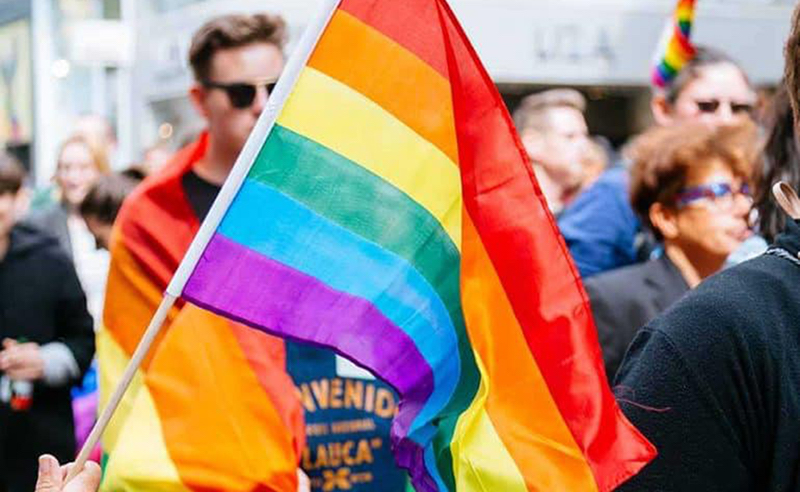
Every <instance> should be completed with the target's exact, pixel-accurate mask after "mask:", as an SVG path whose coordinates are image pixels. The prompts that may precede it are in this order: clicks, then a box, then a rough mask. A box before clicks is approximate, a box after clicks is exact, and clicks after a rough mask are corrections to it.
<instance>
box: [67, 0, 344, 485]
mask: <svg viewBox="0 0 800 492" xmlns="http://www.w3.org/2000/svg"><path fill="white" fill-rule="evenodd" d="M340 2H341V0H323V5H322V8H320V11H319V13H318V15H317V17H316V18H315V19H314V20H313V21H312V23H311V24H309V25H308V27H307V28H306V30H305V32H304V33H303V37H302V38H301V39H300V42H299V43H298V45H297V47H296V48H295V50H294V52H293V53H292V56H291V57H290V58H289V61H288V63H287V64H286V68H285V69H284V71H283V73H282V74H281V77H280V79H279V80H278V84H277V85H276V86H275V90H274V91H273V93H272V94H270V98H269V100H268V101H267V106H266V108H264V111H263V112H262V113H261V116H259V118H258V121H257V122H256V126H255V128H253V131H252V132H251V133H250V136H249V137H248V138H247V142H245V144H244V147H243V148H242V151H241V152H240V153H239V157H237V159H236V163H235V164H234V166H233V168H232V169H231V172H230V174H229V175H228V178H227V179H226V180H225V184H223V185H222V189H221V190H220V192H219V195H218V196H217V198H216V200H214V204H213V205H212V206H211V210H210V211H209V212H208V215H207V216H206V218H205V220H203V223H202V224H201V225H200V229H199V230H198V232H197V234H196V235H195V237H194V240H193V241H192V244H191V245H190V246H189V249H188V251H187V252H186V254H185V255H184V257H183V260H181V263H180V265H179V266H178V269H177V270H176V272H175V274H174V275H173V277H172V280H171V281H170V283H169V285H168V286H167V289H166V292H165V293H164V298H163V299H162V300H161V304H160V305H159V307H158V309H157V310H156V312H155V314H153V318H152V319H151V320H150V324H149V326H148V327H147V330H146V331H145V333H144V335H143V336H142V339H141V341H139V345H138V346H137V347H136V350H135V351H134V353H133V355H132V356H131V360H130V362H129V363H128V366H127V367H126V368H125V372H124V373H123V375H122V379H121V380H120V382H119V384H118V385H117V387H116V388H115V389H114V393H113V394H112V395H111V397H110V398H109V401H108V404H107V405H106V407H105V408H104V409H103V413H102V414H101V415H100V418H99V419H98V420H97V423H95V425H94V427H93V428H92V432H91V433H90V434H89V437H88V438H87V439H86V442H85V443H84V445H83V447H82V448H81V451H80V453H79V454H78V457H77V459H76V460H75V464H74V465H73V466H72V467H71V468H70V470H69V473H68V474H67V478H66V479H65V482H64V483H67V482H69V481H70V480H72V479H73V478H74V477H75V475H77V474H78V472H79V471H81V470H83V467H84V465H85V464H86V460H87V459H88V458H89V454H90V453H91V451H92V449H94V447H95V446H96V445H97V443H98V442H99V440H100V437H101V436H102V435H103V432H104V431H105V429H106V427H107V426H108V423H109V422H110V421H111V417H112V416H113V415H114V412H115V411H116V409H117V407H118V406H119V403H120V401H121V400H122V397H123V396H124V395H125V391H127V389H128V387H129V386H130V383H131V381H132V380H133V377H134V375H135V374H136V371H137V370H138V369H139V366H140V365H141V363H142V360H143V359H144V357H145V356H146V355H147V352H148V351H149V350H150V346H151V345H152V343H153V340H155V338H156V336H157V335H158V333H159V332H160V331H161V327H162V325H163V324H164V320H165V319H166V317H167V315H168V314H169V311H170V309H171V308H172V306H173V305H174V304H175V301H176V300H177V299H178V298H179V297H180V296H181V294H182V293H183V288H184V286H185V285H186V282H187V280H188V279H189V276H190V275H191V274H192V272H193V271H194V268H195V266H196V265H197V262H198V261H199V260H200V256H201V255H202V254H203V251H204V250H205V248H206V245H208V242H209V241H210V240H211V236H212V235H213V234H214V231H216V229H217V227H218V226H219V223H220V222H221V221H222V218H223V217H224V216H225V212H226V211H227V210H228V207H229V206H230V204H231V202H232V201H233V198H234V197H235V196H236V193H237V192H238V191H239V188H240V187H241V185H242V183H243V182H244V179H245V177H247V173H248V172H249V171H250V168H251V167H252V165H253V162H254V161H255V158H256V157H257V156H258V152H259V151H260V150H261V147H262V146H263V145H264V142H265V141H266V139H267V136H269V134H270V132H271V131H272V128H273V127H274V126H275V120H276V119H277V118H278V115H279V114H280V112H281V110H282V109H283V106H284V104H285V103H286V100H287V99H288V97H289V94H290V93H291V91H292V89H293V88H294V86H295V84H296V82H297V79H298V78H299V77H300V72H302V70H303V68H304V67H305V66H306V64H307V63H308V59H309V57H310V56H311V52H312V51H313V50H314V47H315V46H316V45H317V42H318V41H319V38H320V36H322V33H323V32H324V31H325V28H326V27H327V25H328V23H329V22H330V20H331V17H332V16H333V14H334V12H335V11H336V7H338V5H339V3H340Z"/></svg>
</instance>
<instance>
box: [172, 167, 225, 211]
mask: <svg viewBox="0 0 800 492" xmlns="http://www.w3.org/2000/svg"><path fill="white" fill-rule="evenodd" d="M181 185H183V191H184V193H186V198H188V199H189V204H190V205H191V206H192V210H194V213H195V215H196V216H197V218H198V220H200V222H202V221H203V219H205V218H206V215H208V211H209V210H211V205H212V204H213V203H214V199H216V198H217V195H218V194H219V190H220V189H222V187H220V186H217V185H215V184H212V183H209V182H208V181H206V180H204V179H203V178H201V177H200V176H198V175H197V173H195V172H194V171H189V172H188V173H186V174H184V175H183V178H181Z"/></svg>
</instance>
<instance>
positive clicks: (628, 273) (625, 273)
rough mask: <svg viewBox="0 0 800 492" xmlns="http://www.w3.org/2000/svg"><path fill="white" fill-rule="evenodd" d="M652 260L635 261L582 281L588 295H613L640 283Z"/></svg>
mask: <svg viewBox="0 0 800 492" xmlns="http://www.w3.org/2000/svg"><path fill="white" fill-rule="evenodd" d="M652 263H653V262H652V261H646V262H643V263H636V264H633V265H628V266H624V267H622V268H617V269H614V270H610V271H607V272H602V273H599V274H597V275H593V276H591V277H589V278H587V279H586V280H584V281H583V285H584V287H586V290H587V291H588V292H589V295H590V297H591V296H594V295H600V296H604V297H615V296H617V295H618V294H620V293H621V292H625V291H628V290H630V289H631V288H633V287H635V286H637V285H639V284H641V283H642V282H643V281H644V278H645V277H647V276H648V274H649V272H650V270H651V269H652Z"/></svg>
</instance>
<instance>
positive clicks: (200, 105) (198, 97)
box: [189, 82, 208, 118]
mask: <svg viewBox="0 0 800 492" xmlns="http://www.w3.org/2000/svg"><path fill="white" fill-rule="evenodd" d="M206 96H207V93H206V89H205V88H204V87H203V86H202V85H200V84H199V83H197V82H195V83H193V84H192V85H191V87H189V100H190V101H191V102H192V106H194V109H195V111H197V112H198V113H199V114H200V116H202V117H203V118H208V108H207V107H206Z"/></svg>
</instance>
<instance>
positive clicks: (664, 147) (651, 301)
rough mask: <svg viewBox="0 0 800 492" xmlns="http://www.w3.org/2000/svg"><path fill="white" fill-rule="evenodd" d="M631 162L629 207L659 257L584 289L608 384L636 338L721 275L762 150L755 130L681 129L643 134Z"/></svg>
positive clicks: (741, 232)
mask: <svg viewBox="0 0 800 492" xmlns="http://www.w3.org/2000/svg"><path fill="white" fill-rule="evenodd" d="M630 155H631V157H632V161H633V163H632V168H631V205H632V206H633V209H634V210H635V211H636V213H637V214H638V216H639V218H640V220H641V221H642V222H643V223H644V224H646V225H647V226H649V228H650V229H651V230H652V231H653V233H654V234H655V236H656V237H657V239H658V240H659V241H660V243H661V245H662V246H663V251H664V252H663V254H662V255H661V256H660V257H659V258H657V259H651V260H649V261H647V262H644V263H640V264H636V265H632V266H628V267H625V268H621V269H618V270H614V271H611V272H606V273H602V274H600V275H596V276H594V277H591V278H589V279H587V280H586V281H585V283H584V285H585V287H586V291H587V292H588V294H589V298H590V300H591V305H592V312H593V314H594V320H595V324H596V325H597V331H598V337H599V341H600V345H601V347H602V349H603V359H604V362H605V366H606V374H607V376H608V378H609V379H612V378H613V377H614V373H615V372H616V370H617V368H618V367H619V364H620V362H621V361H622V358H623V356H624V355H625V350H626V348H627V347H628V344H629V343H630V341H631V340H632V339H633V337H634V335H635V334H636V331H637V330H638V329H639V328H640V327H642V326H644V325H645V324H646V323H647V322H648V321H650V320H651V319H653V318H654V317H655V316H656V315H658V314H659V313H660V312H662V311H663V310H665V309H666V308H668V307H669V306H670V305H671V304H672V303H673V302H675V301H676V300H678V299H679V298H680V297H681V296H682V295H683V294H684V292H686V291H687V290H689V289H690V288H694V287H695V286H697V285H698V284H699V283H700V282H701V281H702V280H703V279H704V278H706V277H708V276H710V275H712V274H714V273H716V272H717V271H719V270H720V269H721V268H722V266H723V265H724V263H725V260H726V259H727V258H728V256H729V255H730V254H731V252H733V251H734V250H736V248H737V247H739V245H740V244H741V243H742V241H744V240H745V239H746V238H747V237H748V236H749V235H750V229H749V227H748V222H747V218H748V215H749V211H750V207H751V205H752V202H751V200H750V195H749V189H748V180H749V177H750V174H751V171H752V169H753V167H754V163H755V162H756V160H757V159H758V155H759V148H758V145H757V132H756V129H755V126H754V125H753V124H752V123H749V122H741V123H740V124H737V125H732V126H731V125H726V126H720V127H716V128H714V127H710V126H708V125H704V124H699V123H686V124H681V125H675V126H669V127H657V128H654V129H652V130H650V131H648V132H646V133H645V134H643V135H642V136H641V137H639V138H638V139H637V140H636V141H635V142H634V143H633V146H632V148H631V152H630Z"/></svg>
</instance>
